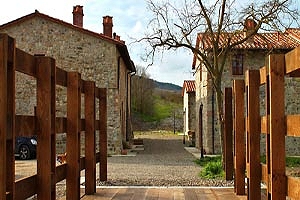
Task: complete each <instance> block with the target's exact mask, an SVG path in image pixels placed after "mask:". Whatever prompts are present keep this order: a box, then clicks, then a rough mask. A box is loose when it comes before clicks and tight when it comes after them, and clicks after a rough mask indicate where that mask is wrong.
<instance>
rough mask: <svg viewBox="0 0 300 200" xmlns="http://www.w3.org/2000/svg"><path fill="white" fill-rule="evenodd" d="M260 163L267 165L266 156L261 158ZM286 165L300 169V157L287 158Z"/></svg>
mask: <svg viewBox="0 0 300 200" xmlns="http://www.w3.org/2000/svg"><path fill="white" fill-rule="evenodd" d="M260 162H261V163H264V164H266V156H260ZM285 163H286V167H300V157H295V156H287V157H286V158H285Z"/></svg>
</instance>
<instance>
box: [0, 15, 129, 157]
mask: <svg viewBox="0 0 300 200" xmlns="http://www.w3.org/2000/svg"><path fill="white" fill-rule="evenodd" d="M0 31H1V32H6V33H8V34H9V35H10V36H12V37H14V38H15V39H16V44H17V47H18V48H19V49H22V50H24V51H26V52H28V53H30V54H45V55H46V56H51V57H53V58H55V60H56V66H58V67H60V68H62V69H64V70H66V71H78V72H80V73H81V78H82V79H84V80H92V81H95V82H96V86H97V87H100V88H108V91H107V92H108V99H107V102H108V110H107V113H108V123H107V125H108V127H107V128H108V152H109V153H118V152H120V150H121V148H122V134H121V130H120V127H121V124H120V120H121V114H120V112H121V109H120V104H125V105H126V103H124V102H126V101H127V99H126V98H125V97H126V93H125V94H123V93H124V92H126V90H123V89H124V88H121V89H120V88H119V85H123V84H125V82H126V80H121V81H122V82H121V81H118V75H119V72H118V69H119V70H122V75H124V73H125V71H126V69H123V68H125V65H124V63H121V64H120V65H119V68H118V59H119V57H120V55H119V54H118V50H117V49H116V45H115V44H112V43H110V42H107V41H105V40H103V39H101V38H99V37H95V36H93V35H91V34H86V33H85V32H84V31H78V30H77V29H74V28H70V27H69V26H64V25H63V24H61V23H56V22H53V21H51V20H46V19H44V18H42V17H33V18H30V19H28V20H25V21H23V22H22V23H19V24H17V25H12V26H9V27H7V28H6V29H1V30H0ZM16 80H17V90H16V99H17V102H16V113H17V114H31V115H32V114H33V112H34V106H35V105H36V95H35V89H34V88H35V84H36V82H35V80H34V79H33V78H31V77H28V76H26V75H23V74H20V73H17V75H16ZM118 84H119V85H118ZM122 87H123V86H122ZM56 92H57V105H56V107H57V115H58V116H66V101H67V99H66V89H65V88H62V87H59V86H57V91H56ZM120 97H121V99H120ZM83 114H84V113H83ZM97 116H98V114H97ZM124 117H125V118H126V116H124Z"/></svg>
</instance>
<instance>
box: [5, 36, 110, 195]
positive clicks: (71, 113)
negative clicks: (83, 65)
mask: <svg viewBox="0 0 300 200" xmlns="http://www.w3.org/2000/svg"><path fill="white" fill-rule="evenodd" d="M16 71H18V72H21V73H24V74H27V75H29V76H32V77H34V78H35V79H36V82H37V86H36V91H37V92H36V96H37V97H36V98H37V105H36V114H35V116H24V115H21V116H20V115H15V95H16V94H15V86H16V82H15V72H16ZM57 85H59V86H63V87H66V88H67V117H66V118H65V117H56V94H55V88H56V86H57ZM81 94H84V104H85V105H84V113H85V119H81V117H80V116H81ZM96 98H98V99H99V117H96V113H97V111H96V102H97V101H96ZM106 98H107V97H106V89H101V88H97V87H95V82H92V81H84V80H82V79H81V76H80V74H79V73H77V72H66V71H64V70H62V69H60V68H57V67H56V66H55V60H54V59H53V58H51V57H46V56H32V55H30V54H28V53H26V52H24V51H22V50H20V49H18V48H16V45H15V40H14V39H13V38H11V37H9V36H8V35H7V34H0V199H26V198H28V197H30V196H32V195H34V194H37V198H38V199H52V200H54V199H56V187H55V186H56V183H57V182H60V181H62V180H64V179H66V198H67V199H79V198H80V171H81V170H83V169H85V194H93V193H95V191H96V163H98V162H100V167H99V171H100V180H101V181H105V180H107V130H106V121H107V116H106V115H107V103H106ZM97 118H99V119H98V120H97ZM96 130H99V135H100V136H99V138H100V139H99V141H96V139H95V135H96V134H95V133H96ZM81 132H84V133H85V157H80V133H81ZM57 133H67V134H66V135H67V144H66V152H67V162H66V163H65V164H62V165H59V166H56V140H55V139H56V134H57ZM20 135H25V136H29V135H37V140H38V145H37V174H35V175H33V176H30V177H26V178H23V179H20V180H17V181H15V158H14V144H15V137H16V136H20ZM96 142H97V143H98V142H99V145H100V152H96Z"/></svg>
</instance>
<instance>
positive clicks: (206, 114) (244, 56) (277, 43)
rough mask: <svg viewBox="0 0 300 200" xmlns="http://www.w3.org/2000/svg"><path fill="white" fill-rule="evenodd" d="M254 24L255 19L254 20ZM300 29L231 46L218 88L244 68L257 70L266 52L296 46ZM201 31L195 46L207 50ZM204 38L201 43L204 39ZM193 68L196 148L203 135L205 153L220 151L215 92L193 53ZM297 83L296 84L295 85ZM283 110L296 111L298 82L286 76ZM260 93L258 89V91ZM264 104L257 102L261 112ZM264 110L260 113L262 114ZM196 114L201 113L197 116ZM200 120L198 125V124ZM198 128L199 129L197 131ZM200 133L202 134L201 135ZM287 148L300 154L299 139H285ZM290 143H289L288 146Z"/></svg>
mask: <svg viewBox="0 0 300 200" xmlns="http://www.w3.org/2000/svg"><path fill="white" fill-rule="evenodd" d="M254 23H255V22H254ZM251 28H252V26H251V23H250V25H249V26H247V24H245V30H243V32H240V33H239V34H238V35H237V36H236V37H235V39H236V40H238V39H239V40H240V39H242V38H243V37H244V35H245V34H247V33H248V31H249V30H251ZM299 33H300V29H287V30H286V31H285V32H284V33H279V32H272V33H257V34H256V35H254V36H252V37H251V38H250V39H249V40H247V41H245V42H244V43H242V44H240V45H237V46H236V47H234V48H233V49H232V50H231V52H230V54H229V55H228V58H227V60H226V63H225V67H224V72H223V78H222V88H223V91H224V88H225V87H231V86H232V80H233V79H244V75H245V71H246V70H248V69H259V68H260V67H262V66H264V65H265V57H266V56H267V55H268V54H270V53H286V52H288V51H290V50H292V49H294V48H295V47H297V46H299V45H300V40H299V39H300V34H299ZM228 34H231V33H224V34H222V35H221V38H220V41H226V38H227V37H228ZM203 37H205V34H203V33H199V34H198V36H197V43H196V44H197V45H196V48H199V49H202V50H203V51H207V50H209V49H210V48H212V46H211V45H212V44H211V43H209V42H208V40H204V39H203ZM204 41H205V42H204ZM192 68H193V70H195V85H196V147H201V145H200V144H199V137H201V136H202V138H203V140H202V141H203V144H202V146H203V148H204V151H205V152H206V153H208V154H218V153H220V150H221V143H220V131H219V128H218V126H217V125H218V123H217V120H218V115H217V102H216V94H215V91H214V89H213V85H212V81H211V78H210V75H209V73H208V71H207V69H206V68H205V66H204V64H203V63H202V62H201V60H199V59H197V57H196V56H194V60H193V64H192ZM297 83H298V84H297ZM285 84H286V102H285V104H286V111H287V112H288V113H289V114H295V113H300V109H299V106H297V105H300V98H299V95H298V94H299V92H300V85H299V81H294V80H291V79H288V78H286V81H285ZM263 93H264V92H263V91H262V94H263ZM264 108H265V105H261V109H260V110H261V112H264ZM263 114H264V113H261V115H263ZM199 116H202V118H201V119H200V117H199ZM199 122H202V123H201V124H202V127H199ZM201 130H202V131H201ZM201 132H202V135H201ZM261 141H262V145H261V151H262V152H264V147H265V143H264V142H263V139H262V140H261ZM286 141H287V143H286V144H287V151H288V152H290V153H291V154H297V153H300V142H299V141H297V139H295V138H287V140H286ZM290 142H294V143H293V145H289V143H290Z"/></svg>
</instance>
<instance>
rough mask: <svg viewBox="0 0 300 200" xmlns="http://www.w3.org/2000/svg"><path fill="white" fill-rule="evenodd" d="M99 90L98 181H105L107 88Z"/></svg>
mask: <svg viewBox="0 0 300 200" xmlns="http://www.w3.org/2000/svg"><path fill="white" fill-rule="evenodd" d="M99 90H100V92H99V93H100V97H99V123H100V124H99V127H100V128H99V134H100V137H99V139H100V181H107V99H106V98H107V89H106V88H100V89H99Z"/></svg>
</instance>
